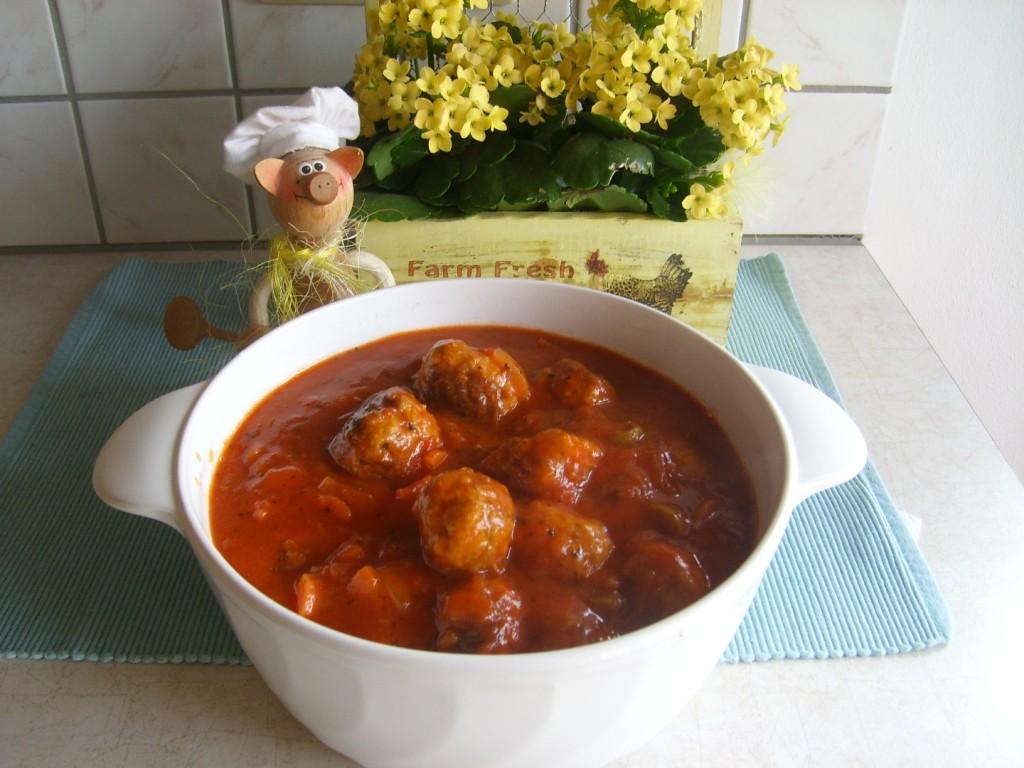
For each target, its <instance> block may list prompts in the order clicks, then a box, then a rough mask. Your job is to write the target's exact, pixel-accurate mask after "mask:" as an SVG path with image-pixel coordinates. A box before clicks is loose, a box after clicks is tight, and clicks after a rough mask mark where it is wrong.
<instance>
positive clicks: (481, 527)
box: [413, 467, 516, 572]
mask: <svg viewBox="0 0 1024 768" xmlns="http://www.w3.org/2000/svg"><path fill="white" fill-rule="evenodd" d="M413 512H414V513H415V515H416V519H417V521H418V522H419V526H420V543H421V545H422V547H423V557H424V559H425V560H426V561H427V563H429V564H430V565H431V566H432V567H434V568H435V569H437V570H439V571H444V572H448V571H487V570H500V569H501V568H502V566H504V564H505V560H506V559H507V558H508V550H509V547H510V546H511V544H512V529H513V528H514V526H515V519H516V510H515V505H514V504H513V503H512V497H511V496H509V493H508V489H507V488H505V486H504V485H502V484H501V483H499V482H498V481H497V480H492V479H491V478H489V477H488V476H487V475H483V474H481V473H479V472H476V471H474V470H472V469H469V468H468V467H462V468H460V469H452V470H449V471H448V472H442V473H441V474H439V475H438V476H437V477H435V478H433V479H432V480H431V481H430V482H429V483H428V484H427V485H426V486H425V487H424V488H423V489H422V490H421V491H420V492H419V495H418V496H417V497H416V501H415V503H414V504H413Z"/></svg>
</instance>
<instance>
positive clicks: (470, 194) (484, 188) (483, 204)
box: [458, 165, 505, 213]
mask: <svg viewBox="0 0 1024 768" xmlns="http://www.w3.org/2000/svg"><path fill="white" fill-rule="evenodd" d="M458 193H459V198H458V206H459V209H460V210H462V211H465V212H466V213H479V212H480V211H492V210H494V208H495V207H496V206H497V205H498V203H500V202H501V199H502V198H503V197H504V196H505V181H504V178H503V177H502V173H501V169H500V168H498V167H497V166H495V165H481V166H480V167H479V168H478V169H477V172H476V173H475V174H473V178H471V179H469V180H468V181H465V182H462V183H460V184H459V190H458Z"/></svg>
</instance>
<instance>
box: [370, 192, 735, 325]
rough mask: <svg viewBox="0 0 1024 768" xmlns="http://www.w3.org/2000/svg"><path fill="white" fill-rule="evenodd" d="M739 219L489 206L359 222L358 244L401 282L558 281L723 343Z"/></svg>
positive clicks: (727, 319) (731, 288)
mask: <svg viewBox="0 0 1024 768" xmlns="http://www.w3.org/2000/svg"><path fill="white" fill-rule="evenodd" d="M741 235H742V224H741V222H739V221H687V222H673V221H666V220H664V219H658V218H655V217H653V216H646V215H642V214H619V213H579V212H573V213H553V212H538V213H494V214H480V215H477V216H473V217H470V218H466V219H445V220H430V219H427V220H419V221H396V222H381V221H370V222H365V223H364V224H363V225H362V226H361V231H360V233H359V237H360V238H361V241H360V244H359V247H361V248H365V249H367V250H370V251H372V252H373V253H375V254H377V255H378V256H379V257H380V258H381V259H383V260H384V261H385V262H386V263H387V265H388V266H389V267H390V268H391V271H392V272H393V273H394V275H395V280H396V281H397V282H399V283H406V282H414V281H418V280H446V279H447V280H472V279H475V278H483V277H501V278H509V277H511V278H525V279H532V280H557V281H559V282H563V283H571V284H575V285H583V286H586V287H588V288H594V289H597V290H602V291H607V292H608V293H614V294H616V295H618V296H623V297H625V298H628V299H632V300H634V301H639V302H641V303H643V304H646V305H648V306H650V307H653V308H655V309H657V310H659V311H661V312H665V313H666V314H669V315H672V317H674V318H676V319H678V320H680V321H682V322H684V323H686V324H687V325H690V326H692V327H694V328H696V329H697V330H699V331H701V332H703V333H704V334H705V335H707V336H709V337H710V338H711V339H712V340H714V341H716V342H718V343H719V344H723V345H724V344H725V337H726V332H727V331H728V327H729V317H730V315H731V312H732V296H733V287H734V286H735V284H736V269H737V267H738V265H739V251H740V239H741Z"/></svg>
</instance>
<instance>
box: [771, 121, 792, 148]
mask: <svg viewBox="0 0 1024 768" xmlns="http://www.w3.org/2000/svg"><path fill="white" fill-rule="evenodd" d="M788 123H789V115H787V116H786V119H785V120H783V121H782V122H779V123H772V127H771V132H772V133H773V134H774V135H773V136H772V146H773V147H777V146H778V145H779V139H781V138H782V134H783V133H785V131H786V125H787V124H788Z"/></svg>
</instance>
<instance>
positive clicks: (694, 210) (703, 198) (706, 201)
mask: <svg viewBox="0 0 1024 768" xmlns="http://www.w3.org/2000/svg"><path fill="white" fill-rule="evenodd" d="M683 210H685V211H686V213H687V215H688V216H689V218H691V219H721V218H724V217H725V214H726V212H727V210H728V208H727V206H726V204H725V201H724V200H723V199H722V198H721V196H720V195H719V194H718V190H717V189H712V190H708V189H705V188H704V185H703V184H692V185H690V194H688V195H687V196H686V197H684V198H683Z"/></svg>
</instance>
